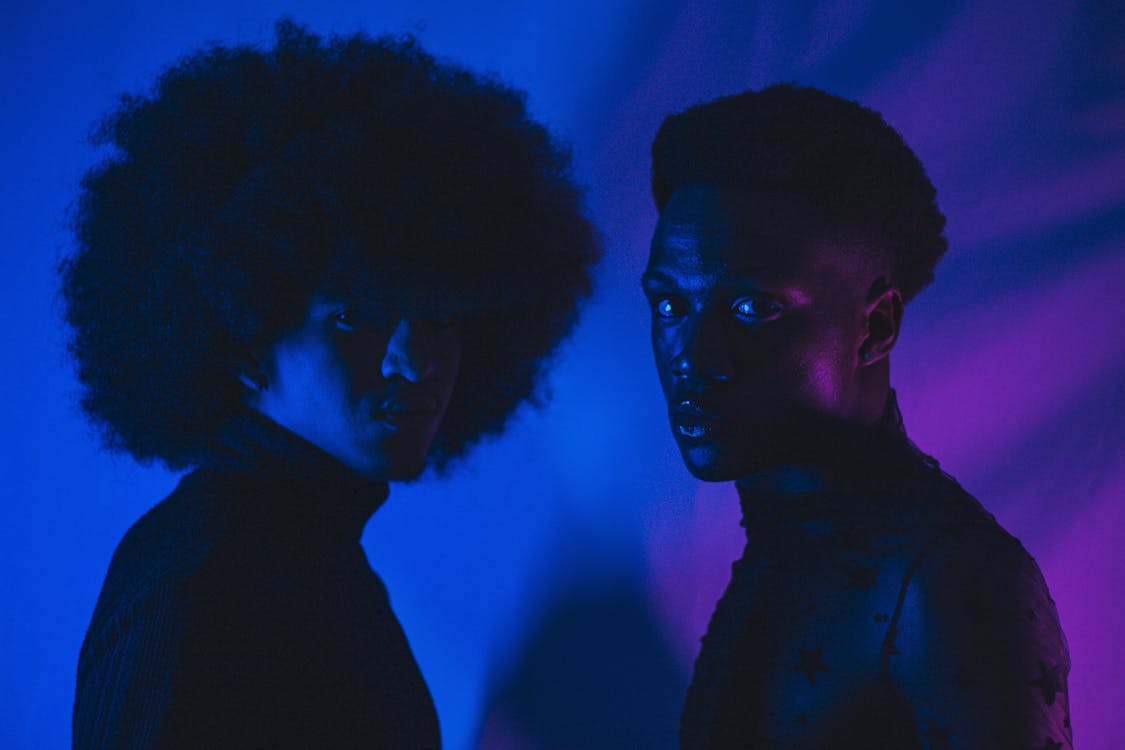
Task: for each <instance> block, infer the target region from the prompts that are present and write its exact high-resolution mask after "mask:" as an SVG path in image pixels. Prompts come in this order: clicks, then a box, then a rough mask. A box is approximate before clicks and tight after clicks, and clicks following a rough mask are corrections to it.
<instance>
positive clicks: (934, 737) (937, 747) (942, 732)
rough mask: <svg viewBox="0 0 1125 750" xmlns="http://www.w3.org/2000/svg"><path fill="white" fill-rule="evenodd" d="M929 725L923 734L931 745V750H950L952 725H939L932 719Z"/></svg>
mask: <svg viewBox="0 0 1125 750" xmlns="http://www.w3.org/2000/svg"><path fill="white" fill-rule="evenodd" d="M928 724H929V727H928V728H927V729H926V733H925V734H924V735H922V736H923V737H925V738H926V742H927V743H929V745H930V750H950V748H949V733H950V732H951V731H952V727H939V726H937V725H936V724H934V723H933V722H932V721H930V722H928Z"/></svg>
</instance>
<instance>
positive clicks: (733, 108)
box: [652, 84, 948, 301]
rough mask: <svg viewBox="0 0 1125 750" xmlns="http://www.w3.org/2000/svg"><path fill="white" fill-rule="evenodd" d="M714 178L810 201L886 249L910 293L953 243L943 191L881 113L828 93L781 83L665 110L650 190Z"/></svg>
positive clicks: (832, 227)
mask: <svg viewBox="0 0 1125 750" xmlns="http://www.w3.org/2000/svg"><path fill="white" fill-rule="evenodd" d="M694 184H714V185H719V186H727V187H733V188H738V189H743V190H747V191H750V192H771V193H772V192H776V193H786V194H792V195H796V196H799V197H801V198H803V199H805V200H807V201H809V202H810V203H811V204H812V205H813V207H814V208H815V209H816V210H817V212H818V214H819V219H820V221H821V222H822V223H823V227H822V228H823V229H825V231H832V232H839V233H842V234H846V235H849V236H858V238H859V239H861V240H863V241H865V242H868V243H871V244H873V245H874V246H875V247H876V248H877V250H879V251H881V252H884V253H887V254H888V256H889V257H888V259H889V262H890V265H891V268H892V269H893V270H892V276H893V278H892V279H891V280H890V281H891V283H892V284H894V285H895V286H897V287H898V289H899V291H901V292H902V295H903V298H904V299H905V300H907V301H909V300H910V299H911V298H913V297H914V295H916V294H917V293H918V292H919V291H921V290H922V288H924V287H925V286H926V285H927V284H929V283H930V282H931V281H932V280H933V270H934V266H935V265H937V262H938V260H939V259H940V258H941V256H942V254H943V253H944V252H945V250H946V248H947V247H948V243H947V241H946V239H945V236H944V235H943V230H944V228H945V216H944V215H943V214H942V213H941V211H940V210H939V209H938V206H937V202H936V195H937V191H936V190H935V189H934V186H933V184H932V183H931V182H930V179H929V178H928V177H927V176H926V172H925V170H924V169H923V167H922V164H921V162H920V161H919V160H918V157H917V156H915V155H914V152H913V151H911V150H910V148H909V147H908V146H907V145H906V143H905V142H904V141H903V139H902V136H900V135H899V134H898V133H897V132H896V131H895V130H894V129H893V128H892V127H891V126H890V125H888V124H887V123H886V121H884V119H883V117H882V116H881V115H880V114H879V113H878V112H875V111H874V110H871V109H868V108H866V107H863V106H861V105H859V104H857V103H856V102H853V101H849V100H847V99H842V98H840V97H837V96H833V95H831V94H827V93H825V92H823V91H820V90H817V89H814V88H809V87H802V86H795V85H792V84H778V85H774V86H770V87H768V88H765V89H762V90H761V91H746V92H744V93H741V94H735V95H733V96H726V97H722V98H720V99H716V100H714V101H711V102H707V103H705V104H701V105H698V106H695V107H691V108H690V109H687V110H685V111H683V112H680V113H677V114H674V115H671V116H669V117H668V118H666V119H665V120H664V122H663V124H662V125H661V126H660V130H659V132H658V133H657V135H656V139H655V141H654V142H653V144H652V193H653V198H654V199H655V201H656V206H657V208H658V209H659V210H663V209H664V205H665V204H666V203H667V202H668V199H669V198H670V197H671V195H672V193H673V192H675V190H676V189H677V188H680V187H683V186H686V185H694Z"/></svg>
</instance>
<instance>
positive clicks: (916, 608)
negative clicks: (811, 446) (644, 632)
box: [680, 393, 1071, 750]
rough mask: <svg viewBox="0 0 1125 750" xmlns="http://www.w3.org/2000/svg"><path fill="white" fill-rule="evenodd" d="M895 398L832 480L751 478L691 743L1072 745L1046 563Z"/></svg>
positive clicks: (698, 689) (685, 734)
mask: <svg viewBox="0 0 1125 750" xmlns="http://www.w3.org/2000/svg"><path fill="white" fill-rule="evenodd" d="M901 425H902V422H901V416H900V415H899V412H898V408H897V406H896V405H895V402H894V395H893V393H892V394H891V399H890V400H889V402H888V406H887V411H886V413H885V415H884V418H883V421H882V423H881V424H880V425H879V426H878V428H877V429H875V430H856V431H854V433H850V434H848V435H836V436H834V437H833V438H832V446H833V447H832V449H831V451H830V452H831V457H830V458H828V459H827V460H826V461H825V462H823V463H822V465H821V466H819V467H818V468H819V469H820V470H821V472H820V474H819V476H818V486H817V487H816V488H815V489H811V490H809V491H803V492H782V491H776V490H773V491H766V490H763V489H761V488H760V486H759V487H758V488H755V487H754V485H753V484H752V483H750V482H743V483H739V494H740V498H741V502H742V508H743V526H744V527H745V529H746V537H747V543H746V548H745V551H744V553H743V555H742V558H741V559H740V560H738V561H737V562H736V563H734V565H733V569H732V576H731V581H730V584H729V585H728V587H727V590H726V592H725V593H724V595H723V597H722V599H721V600H720V601H719V604H718V606H717V608H716V610H715V613H714V615H713V616H712V619H711V623H710V626H709V627H708V630H707V634H706V635H705V636H704V638H703V645H702V650H701V652H700V654H699V657H698V659H697V661H696V664H695V673H694V676H693V679H692V683H691V686H690V688H689V690H688V696H687V703H686V705H685V708H684V714H683V717H682V723H681V732H680V739H681V747H682V748H683V749H684V750H704V749H705V750H728V749H733V748H739V750H750V749H752V748H770V750H775V749H781V748H786V749H789V748H793V749H797V748H809V749H812V748H818V749H828V748H865V749H870V750H899V749H902V750H906V749H910V750H915V749H921V748H926V749H928V750H949V749H955V750H960V749H962V748H973V749H974V750H986V749H987V750H1008V749H1009V748H1011V749H1012V750H1016V749H1019V750H1051V749H1052V748H1069V747H1071V730H1070V720H1069V715H1068V708H1067V693H1066V677H1067V673H1068V671H1069V668H1070V659H1069V656H1068V653H1067V647H1066V640H1065V638H1064V637H1063V633H1062V630H1061V629H1060V627H1059V622H1058V615H1057V613H1056V611H1055V605H1054V602H1053V601H1052V600H1051V597H1050V595H1049V594H1048V592H1047V586H1046V584H1045V583H1044V581H1043V576H1042V575H1041V573H1040V572H1039V568H1038V567H1037V566H1036V564H1035V561H1034V560H1032V558H1031V557H1030V556H1029V555H1028V553H1027V552H1026V551H1025V550H1024V548H1023V547H1022V546H1021V545H1020V543H1019V542H1018V541H1017V540H1016V539H1014V538H1013V537H1012V536H1010V535H1009V534H1007V533H1006V532H1005V531H1004V530H1003V529H1002V528H1001V527H1000V526H999V525H998V524H997V523H996V521H995V519H994V518H993V517H992V516H991V515H990V514H988V512H986V511H985V510H984V509H983V508H982V507H981V506H980V504H979V503H978V502H977V501H976V500H974V499H973V498H972V497H971V496H970V495H968V494H967V493H966V492H965V491H964V490H963V489H961V487H960V486H959V485H958V484H957V483H956V482H955V481H954V480H953V479H951V478H950V477H949V476H947V475H946V474H943V473H942V472H941V471H940V469H938V467H937V463H936V462H935V461H934V460H933V459H931V458H929V457H928V456H925V455H924V454H922V453H920V452H919V451H918V450H917V449H916V448H915V447H914V446H913V445H912V444H911V443H910V442H909V441H908V440H907V439H906V436H905V433H904V431H903V430H902V426H901Z"/></svg>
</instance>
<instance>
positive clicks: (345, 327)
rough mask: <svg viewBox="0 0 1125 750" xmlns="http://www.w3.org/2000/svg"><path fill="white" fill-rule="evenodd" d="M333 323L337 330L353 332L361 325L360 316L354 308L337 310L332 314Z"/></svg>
mask: <svg viewBox="0 0 1125 750" xmlns="http://www.w3.org/2000/svg"><path fill="white" fill-rule="evenodd" d="M332 325H333V326H335V327H336V330H337V331H344V332H345V333H351V332H353V331H355V329H356V328H358V327H359V317H358V316H357V315H356V314H355V311H354V310H348V309H344V310H337V311H336V312H335V313H333V314H332Z"/></svg>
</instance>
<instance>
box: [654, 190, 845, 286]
mask: <svg viewBox="0 0 1125 750" xmlns="http://www.w3.org/2000/svg"><path fill="white" fill-rule="evenodd" d="M841 262H845V263H846V262H847V259H846V258H845V257H844V253H842V252H841V249H840V248H839V247H837V246H836V243H833V242H829V241H827V239H826V233H825V231H824V228H823V225H822V223H821V221H820V219H819V218H818V216H817V213H816V211H815V210H814V208H813V207H812V205H811V204H809V203H808V202H807V201H805V200H803V199H802V198H800V197H798V196H795V195H785V194H778V193H772V194H766V193H746V192H741V191H738V190H734V189H730V188H720V187H715V186H708V185H700V186H691V187H684V188H681V189H679V190H677V191H676V192H675V193H674V194H673V195H672V197H671V199H670V200H669V201H668V203H667V204H666V205H665V207H664V211H663V212H661V214H660V220H659V221H658V222H657V225H656V232H655V234H654V236H653V239H652V248H651V254H650V256H649V267H648V272H649V273H652V272H656V271H662V272H664V273H668V272H675V273H677V274H685V273H687V274H703V275H708V276H710V275H715V274H719V275H726V274H737V275H743V276H755V277H759V278H765V279H774V280H790V279H797V278H799V277H801V276H802V275H807V274H815V273H816V272H817V271H818V270H819V269H822V268H824V267H825V266H837V265H839V263H841Z"/></svg>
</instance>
